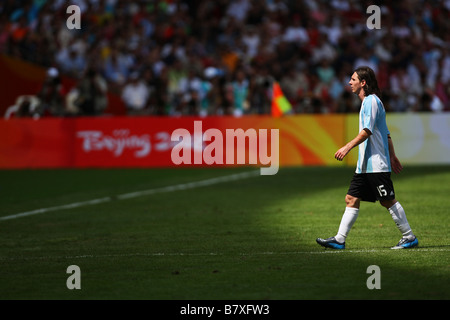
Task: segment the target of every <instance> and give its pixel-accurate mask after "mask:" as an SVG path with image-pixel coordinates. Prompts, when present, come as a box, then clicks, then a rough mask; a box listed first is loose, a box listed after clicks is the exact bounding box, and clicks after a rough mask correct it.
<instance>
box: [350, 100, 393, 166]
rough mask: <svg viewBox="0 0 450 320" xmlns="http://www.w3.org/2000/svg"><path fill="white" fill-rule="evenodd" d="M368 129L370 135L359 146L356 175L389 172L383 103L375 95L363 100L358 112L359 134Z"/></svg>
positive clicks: (386, 129) (389, 162)
mask: <svg viewBox="0 0 450 320" xmlns="http://www.w3.org/2000/svg"><path fill="white" fill-rule="evenodd" d="M366 128H367V129H369V130H370V132H372V135H370V136H369V138H368V139H367V140H366V141H364V142H363V143H361V144H360V145H359V155H358V163H357V165H356V173H375V172H390V171H391V161H390V158H389V145H388V138H387V137H388V134H390V133H389V130H388V128H387V125H386V111H385V110H384V106H383V103H382V102H381V100H380V99H379V98H378V97H377V96H376V95H375V94H371V95H369V96H367V97H365V98H364V100H363V102H362V103H361V110H360V112H359V132H361V131H362V130H363V129H366Z"/></svg>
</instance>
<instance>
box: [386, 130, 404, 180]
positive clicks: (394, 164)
mask: <svg viewBox="0 0 450 320" xmlns="http://www.w3.org/2000/svg"><path fill="white" fill-rule="evenodd" d="M388 145H389V157H390V159H391V168H392V171H394V173H400V172H401V171H402V169H403V166H402V164H401V163H400V160H398V158H397V156H396V155H395V150H394V143H393V142H392V139H391V135H390V134H388Z"/></svg>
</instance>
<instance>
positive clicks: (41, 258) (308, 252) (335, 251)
mask: <svg viewBox="0 0 450 320" xmlns="http://www.w3.org/2000/svg"><path fill="white" fill-rule="evenodd" d="M437 251H450V249H449V248H414V249H405V250H392V249H389V248H386V249H360V250H347V249H345V250H321V251H292V252H254V253H237V254H232V253H229V254H228V253H219V252H203V253H201V252H200V253H183V252H172V253H164V252H154V253H124V254H98V255H94V254H85V255H76V256H41V257H0V261H13V260H49V259H89V258H90V259H101V258H120V257H123V258H130V257H139V256H141V257H164V256H166V257H173V256H226V255H230V256H233V255H238V256H257V255H274V256H275V255H304V254H319V255H321V254H345V253H379V252H386V253H387V252H391V253H394V254H398V253H399V252H411V253H412V252H437Z"/></svg>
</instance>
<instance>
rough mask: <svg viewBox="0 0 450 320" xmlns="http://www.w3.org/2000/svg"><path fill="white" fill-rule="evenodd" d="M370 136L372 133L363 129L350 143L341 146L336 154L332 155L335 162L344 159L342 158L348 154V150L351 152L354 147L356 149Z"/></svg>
mask: <svg viewBox="0 0 450 320" xmlns="http://www.w3.org/2000/svg"><path fill="white" fill-rule="evenodd" d="M371 134H372V132H370V130H369V129H367V128H364V129H363V130H361V132H360V133H359V134H358V135H357V136H356V137H355V138H354V139H353V140H352V141H350V142H349V143H347V144H346V145H345V146H343V147H342V148H340V149H339V150H338V151H336V153H335V154H334V158H335V159H336V160H339V161H342V160H343V159H344V157H345V156H346V155H347V154H348V153H349V152H350V150H352V149H353V148H354V147H356V146H357V145H359V144H360V143H363V142H364V141H366V140H367V139H368V138H369V137H370V135H371Z"/></svg>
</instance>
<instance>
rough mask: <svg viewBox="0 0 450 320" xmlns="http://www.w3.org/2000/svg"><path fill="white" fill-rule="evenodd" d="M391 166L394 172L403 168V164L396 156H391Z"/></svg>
mask: <svg viewBox="0 0 450 320" xmlns="http://www.w3.org/2000/svg"><path fill="white" fill-rule="evenodd" d="M391 168H392V171H393V172H394V173H400V172H401V171H402V170H403V166H402V164H401V163H400V160H398V158H397V157H396V156H393V157H391Z"/></svg>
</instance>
